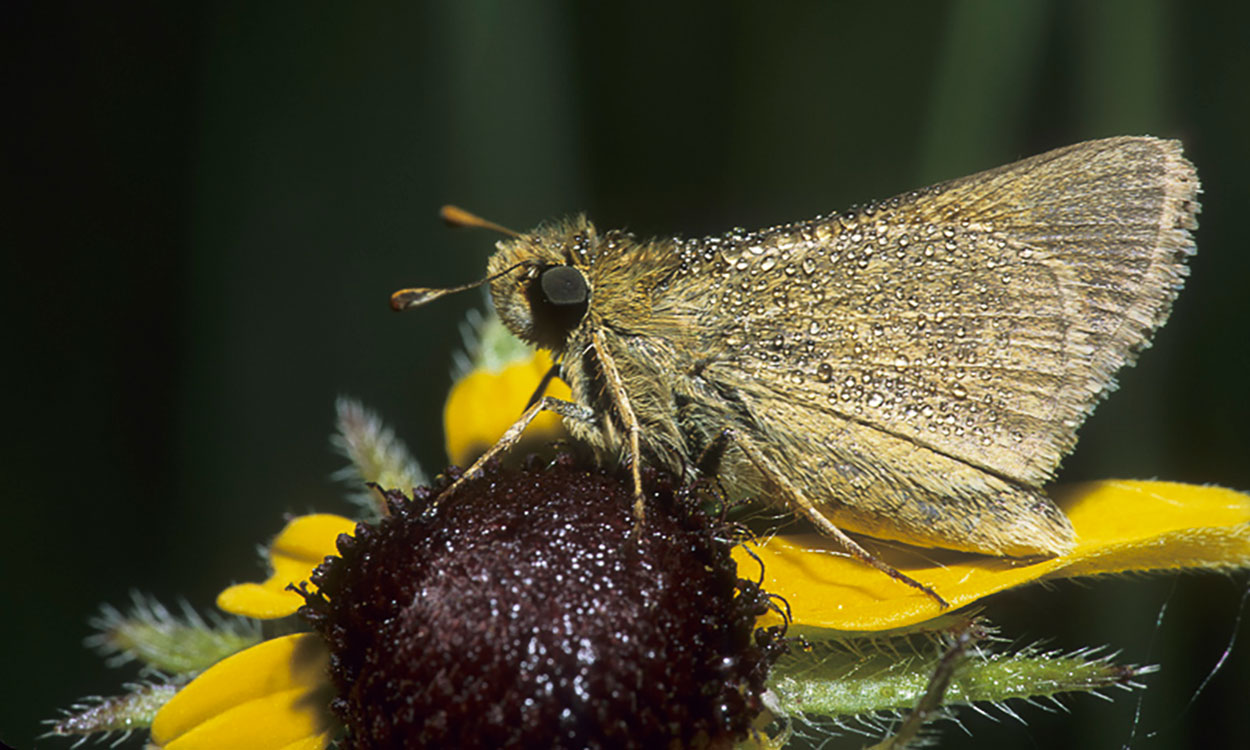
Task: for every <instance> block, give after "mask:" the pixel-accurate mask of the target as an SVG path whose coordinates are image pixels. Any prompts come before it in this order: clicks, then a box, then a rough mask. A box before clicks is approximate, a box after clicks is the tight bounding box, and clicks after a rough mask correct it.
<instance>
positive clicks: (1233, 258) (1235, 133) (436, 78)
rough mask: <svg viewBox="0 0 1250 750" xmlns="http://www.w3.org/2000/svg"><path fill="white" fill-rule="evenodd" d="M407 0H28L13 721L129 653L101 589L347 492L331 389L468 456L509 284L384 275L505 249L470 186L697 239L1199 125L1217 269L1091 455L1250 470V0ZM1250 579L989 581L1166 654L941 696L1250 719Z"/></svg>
mask: <svg viewBox="0 0 1250 750" xmlns="http://www.w3.org/2000/svg"><path fill="white" fill-rule="evenodd" d="M384 5H388V4H370V3H364V4H353V5H352V6H351V7H350V8H340V9H338V10H336V11H333V12H331V11H325V10H324V9H322V10H314V9H310V8H309V6H308V5H307V4H305V3H289V2H271V3H262V4H257V3H242V2H236V3H215V4H207V5H195V4H181V3H158V2H148V3H130V4H124V5H123V6H118V5H113V4H86V3H84V4H81V7H75V8H66V7H63V6H61V5H59V4H47V3H34V2H9V3H5V4H4V6H3V8H2V9H0V14H2V15H0V17H2V18H3V22H2V23H0V28H2V29H3V32H2V33H4V35H5V36H6V37H7V38H6V39H4V43H3V51H2V52H0V55H2V56H3V59H4V64H3V66H2V69H0V76H3V80H4V83H5V93H4V100H5V101H8V102H9V104H8V105H7V106H6V107H5V109H6V110H7V111H8V113H9V114H8V115H6V116H5V117H4V125H5V127H6V128H7V129H8V131H9V132H8V133H7V134H6V135H5V137H4V138H3V141H2V144H3V145H0V149H2V152H3V154H4V162H3V165H4V166H3V177H4V179H3V183H2V184H3V185H4V191H5V192H4V200H3V204H2V206H3V207H2V208H0V226H2V229H0V242H3V245H4V249H5V253H4V264H5V266H4V269H5V270H4V273H3V275H2V276H0V278H2V279H3V281H4V283H5V290H4V293H3V304H4V305H5V306H6V308H7V309H6V315H5V317H6V319H8V320H10V321H12V322H13V323H14V326H13V327H12V328H11V329H10V331H11V332H10V334H8V335H7V337H6V340H8V341H9V342H10V344H9V345H8V346H7V348H8V349H10V356H12V357H13V359H11V360H10V364H9V365H7V366H5V368H4V371H5V378H6V382H7V383H8V386H7V388H6V389H5V392H7V393H8V394H9V395H8V398H9V401H8V404H9V405H8V406H7V407H6V411H7V413H8V414H9V417H8V423H9V425H10V426H9V428H8V430H9V431H8V434H7V437H6V441H5V442H6V445H5V450H4V451H3V460H4V466H3V476H4V478H5V480H6V483H7V486H8V490H7V493H6V494H7V496H6V497H5V498H4V500H3V506H2V507H3V516H2V517H0V518H2V522H0V523H2V526H0V527H2V528H3V529H4V533H3V544H2V545H0V566H2V567H0V572H2V574H3V586H4V590H5V596H4V602H5V604H4V607H3V609H4V615H3V617H0V643H3V649H4V663H5V668H4V678H5V679H4V684H5V687H4V688H3V689H2V695H3V699H2V700H0V738H3V739H4V741H6V742H8V743H9V744H11V745H14V746H16V747H18V748H22V749H24V748H27V747H30V746H31V744H32V738H33V737H34V736H35V735H36V734H38V733H40V732H41V731H42V729H41V728H40V727H39V726H38V723H37V722H38V721H39V720H40V719H43V718H47V717H50V716H52V715H53V714H54V712H55V709H56V708H58V707H61V706H67V705H69V704H70V703H72V702H73V701H74V700H75V699H77V698H79V697H81V696H84V695H87V694H92V693H101V694H108V693H111V692H114V691H115V690H116V689H117V686H118V684H119V683H120V682H121V681H122V680H123V679H125V678H129V677H130V676H131V673H130V672H121V671H118V670H109V669H106V668H105V667H104V666H103V665H102V663H101V662H100V660H99V659H97V658H96V657H95V656H94V655H93V654H91V653H88V652H87V651H86V650H85V649H83V648H82V647H81V645H80V644H81V641H82V638H83V637H84V636H86V635H88V633H89V629H88V628H87V625H86V619H87V618H88V617H89V616H90V615H92V614H93V613H94V612H95V611H96V607H97V605H98V604H99V603H101V602H111V603H113V604H117V605H124V604H126V603H127V602H128V592H129V591H130V590H131V589H132V588H137V589H141V590H143V591H145V592H150V593H152V594H155V595H156V596H157V597H158V598H160V599H162V600H164V601H166V602H170V603H172V602H175V601H176V600H177V598H178V597H180V596H185V597H186V598H187V599H188V600H189V601H190V602H192V603H193V604H195V605H196V606H198V607H201V608H204V609H207V608H210V607H211V606H212V601H213V597H214V596H215V594H216V592H217V591H218V590H219V589H220V588H222V586H223V585H224V584H227V583H229V582H232V581H237V580H248V579H254V578H256V577H257V576H258V575H259V574H260V572H261V571H260V567H259V565H258V562H257V555H256V549H257V545H258V544H260V543H262V542H264V541H265V540H266V539H267V538H268V537H269V536H271V535H272V534H273V533H275V532H276V531H277V530H278V529H279V528H280V526H281V523H282V516H283V514H284V513H288V512H296V513H298V512H304V511H308V510H313V509H317V510H324V511H332V512H348V511H349V510H350V507H349V506H348V505H347V504H346V503H344V502H343V500H342V494H343V493H342V491H341V489H340V488H339V487H338V486H336V484H335V483H334V482H332V481H331V480H330V478H329V476H330V474H331V473H332V472H333V471H334V470H335V469H337V468H339V467H340V466H341V465H342V463H343V461H342V460H341V459H340V458H338V457H337V456H335V455H334V454H333V453H332V451H331V449H330V447H329V443H328V440H327V438H328V436H329V434H330V431H331V429H332V425H333V414H334V411H333V406H334V399H335V397H336V396H337V395H339V394H349V395H354V396H358V397H359V398H361V399H362V400H364V402H365V403H366V404H368V405H370V406H372V407H374V408H376V409H377V410H379V411H380V412H381V413H382V414H383V415H384V416H385V417H386V418H387V419H388V420H389V421H390V423H391V424H392V425H393V426H395V427H396V428H397V431H398V432H399V434H400V435H401V437H403V438H404V439H405V440H406V441H407V442H408V444H409V445H410V447H411V448H412V449H413V451H414V452H415V453H416V455H417V457H418V458H419V459H420V461H421V462H422V464H423V465H424V466H425V467H426V468H427V469H428V470H431V471H437V470H439V469H441V468H442V466H443V463H444V461H445V457H444V456H443V452H442V447H441V416H440V414H441V408H442V402H443V398H444V397H445V394H446V391H447V388H448V386H449V384H450V377H449V375H448V371H449V368H450V365H451V355H452V352H453V351H454V350H455V349H456V348H457V347H458V346H459V344H460V334H459V332H458V330H457V329H458V324H459V321H460V320H461V319H462V317H463V315H464V313H465V311H466V310H467V309H468V308H469V307H472V306H475V305H478V304H480V299H481V298H480V297H479V296H477V295H476V294H475V293H469V294H463V295H459V296H457V297H453V298H449V299H446V300H444V301H441V302H439V303H437V304H435V305H432V306H430V307H428V308H426V309H423V310H421V311H419V312H411V313H408V314H406V315H396V314H393V313H391V312H390V311H389V310H388V308H387V296H388V295H389V293H390V292H391V291H393V290H395V289H397V288H399V287H401V286H409V285H430V286H434V285H452V284H458V283H462V282H466V281H470V280H473V279H476V278H479V277H480V275H481V273H482V270H483V267H484V263H485V259H486V257H487V255H488V254H489V253H490V251H491V249H492V247H493V243H494V241H495V237H493V236H491V235H490V234H489V233H485V232H481V231H452V230H448V229H446V228H445V227H443V225H442V224H441V223H440V222H439V220H438V219H437V217H436V210H437V208H438V206H439V205H440V204H442V203H446V202H454V203H457V204H459V205H462V206H464V207H466V208H469V209H470V210H473V211H475V212H477V213H480V214H482V215H484V216H486V217H488V218H490V219H493V220H495V221H498V222H500V223H502V224H504V225H508V226H512V227H515V228H518V229H525V228H528V227H530V226H532V225H534V224H537V223H538V222H540V221H542V220H546V219H550V218H554V217H559V216H562V215H565V214H568V213H573V212H577V211H586V212H588V213H589V214H590V215H591V217H592V218H593V219H594V220H595V221H596V222H597V223H598V225H599V226H601V227H619V226H625V227H628V228H630V229H632V230H634V231H636V232H637V233H639V234H641V235H651V234H670V233H682V234H686V235H701V234H706V233H719V232H721V231H723V230H725V229H727V228H729V227H731V226H744V227H749V228H754V227H759V226H765V225H771V224H775V223H779V222H785V221H790V220H797V219H804V218H808V217H810V216H812V215H815V214H817V213H822V212H827V211H830V210H835V209H839V208H844V207H846V206H847V205H849V204H851V203H854V202H860V201H864V200H868V199H872V198H885V197H888V196H890V195H892V194H894V193H897V192H901V191H903V190H907V189H911V188H914V187H919V186H922V185H924V184H927V183H929V182H932V181H936V180H939V179H943V178H949V177H956V176H961V175H964V174H968V173H972V172H974V171H977V170H980V169H983V168H988V167H992V166H996V165H998V164H1001V163H1005V162H1009V161H1012V160H1014V159H1016V158H1018V157H1022V156H1027V155H1030V154H1033V153H1036V152H1040V151H1043V150H1046V149H1049V148H1052V147H1057V146H1062V145H1065V144H1068V143H1073V142H1076V141H1080V140H1085V139H1090V138H1096V137H1102V136H1110V135H1119V134H1153V135H1158V136H1166V137H1170V138H1179V139H1181V140H1183V141H1184V143H1185V148H1186V151H1187V153H1188V155H1189V156H1190V157H1191V158H1192V159H1193V161H1194V162H1195V163H1196V164H1197V165H1198V168H1199V174H1200V176H1201V178H1202V181H1203V186H1204V190H1205V192H1204V195H1203V197H1202V202H1203V213H1202V215H1201V224H1202V226H1201V229H1200V231H1199V233H1198V244H1199V249H1200V251H1199V253H1198V255H1197V256H1196V257H1195V258H1194V260H1193V262H1192V264H1191V265H1192V276H1191V278H1190V280H1189V282H1188V285H1187V289H1186V291H1185V293H1184V294H1183V295H1182V296H1181V297H1180V299H1179V301H1178V302H1177V304H1176V307H1175V311H1174V314H1173V316H1172V319H1171V322H1170V323H1169V324H1168V325H1167V327H1166V328H1164V329H1163V330H1162V331H1161V332H1160V334H1159V335H1158V336H1157V338H1156V343H1155V346H1154V347H1153V348H1152V349H1151V350H1149V351H1147V352H1146V353H1145V355H1144V356H1143V357H1142V358H1141V360H1140V364H1139V366H1138V367H1136V368H1133V369H1131V370H1128V371H1126V372H1125V373H1123V375H1122V377H1121V381H1120V382H1121V388H1120V390H1119V391H1118V392H1117V393H1115V394H1114V396H1113V397H1112V398H1111V399H1110V400H1109V401H1107V402H1106V403H1104V404H1103V405H1102V406H1101V407H1100V408H1099V409H1098V411H1097V413H1096V414H1095V415H1094V417H1093V418H1092V419H1091V420H1090V422H1089V423H1088V424H1087V425H1086V427H1085V428H1084V429H1083V431H1082V433H1081V434H1082V440H1081V444H1080V446H1079V448H1078V449H1077V452H1076V453H1075V454H1074V455H1073V456H1072V457H1071V458H1070V459H1069V460H1068V461H1067V462H1066V463H1065V465H1064V470H1063V477H1064V478H1067V479H1089V478H1103V477H1120V476H1122V477H1137V478H1150V477H1158V478H1164V479H1172V480H1179V481H1187V482H1210V483H1215V484H1220V485H1226V486H1232V487H1236V488H1240V489H1243V490H1250V456H1248V455H1247V453H1248V451H1247V448H1248V447H1250V439H1248V438H1247V436H1246V435H1247V427H1248V422H1250V396H1248V395H1247V387H1246V372H1247V370H1248V369H1250V357H1248V355H1247V346H1246V344H1247V334H1246V330H1247V326H1250V303H1248V302H1247V295H1246V291H1245V287H1246V284H1247V281H1250V254H1248V253H1247V252H1246V241H1245V239H1244V238H1245V234H1246V232H1247V230H1246V228H1245V227H1246V225H1245V223H1244V222H1245V213H1244V212H1245V211H1246V206H1247V205H1248V204H1250V174H1248V172H1247V170H1248V169H1250V138H1248V137H1247V135H1246V123H1247V122H1248V121H1250V95H1248V94H1247V92H1248V91H1250V47H1247V45H1246V44H1245V35H1246V32H1247V29H1248V28H1250V6H1245V5H1242V4H1231V3H1229V4H1221V3H1185V2H1179V0H1178V1H1176V2H1165V1H1163V0H1121V1H1103V2H1096V3H1093V2H1075V1H1070V2H1040V1H1036V2H998V1H995V0H987V1H985V2H974V1H957V2H932V3H912V2H876V3H859V4H854V5H844V4H838V3H828V2H810V3H784V4H782V3H777V4H764V3H750V2H729V3H723V4H718V5H716V6H715V9H714V10H713V9H710V8H711V6H707V5H702V4H700V5H698V6H695V5H694V4H691V5H690V6H689V7H685V6H681V5H679V4H658V3H657V4H654V5H649V4H641V3H637V4H636V3H630V4H618V5H613V6H610V5H607V4H593V5H592V4H577V3H572V2H567V3H537V2H513V3H504V2H498V3H490V2H457V3H451V2H446V3H412V4H406V5H405V7H403V8H401V9H396V8H394V7H383V6H384ZM1239 216H1240V217H1241V218H1238V217H1239ZM1246 587H1247V577H1246V575H1244V574H1242V575H1238V576H1231V577H1222V576H1214V575H1207V576H1191V577H1186V578H1181V579H1174V578H1171V577H1164V578H1146V579H1137V580H1107V581H1093V582H1088V583H1086V584H1084V585H1080V584H1072V583H1065V584H1061V585H1058V586H1056V587H1054V588H1053V589H1051V590H1042V589H1038V588H1034V589H1030V590H1027V591H1026V592H1024V593H1023V594H1019V593H1017V594H1011V595H1008V596H1005V597H1001V598H1000V599H998V600H995V601H993V602H992V603H991V604H990V608H989V611H988V614H989V615H990V616H991V617H992V618H993V619H994V621H995V622H997V623H998V624H1000V625H1001V626H1002V628H1003V633H1004V635H1005V636H1006V637H1008V638H1009V639H1011V640H1013V641H1015V642H1017V643H1029V642H1034V641H1045V642H1046V643H1047V644H1049V645H1051V646H1053V647H1055V648H1059V649H1070V648H1076V647H1081V646H1094V645H1103V644H1107V645H1110V646H1111V647H1112V648H1114V649H1120V650H1121V655H1120V657H1119V658H1120V659H1121V660H1122V661H1125V662H1130V663H1139V664H1140V663H1157V664H1161V665H1162V670H1161V671H1160V672H1159V673H1158V674H1156V675H1152V676H1150V677H1149V678H1147V679H1146V680H1145V682H1147V684H1148V685H1149V689H1148V690H1146V691H1140V692H1136V693H1133V694H1117V695H1115V696H1114V697H1115V701H1114V703H1107V702H1103V701H1099V700H1097V699H1095V698H1092V697H1089V696H1083V695H1078V696H1073V697H1071V698H1069V699H1067V700H1065V704H1066V705H1067V706H1068V708H1069V709H1070V713H1066V714H1065V713H1047V712H1045V711H1043V710H1040V709H1038V708H1035V707H1032V706H1027V705H1017V706H1013V708H1014V709H1015V710H1016V712H1017V713H1019V714H1020V715H1021V716H1022V717H1024V718H1025V719H1026V720H1027V722H1028V726H1024V725H1022V724H1020V723H1019V722H1017V721H1016V720H1014V719H1011V718H1002V719H1001V720H1000V721H998V722H993V721H989V720H987V719H985V718H983V717H980V716H977V715H975V714H974V713H973V712H971V711H964V712H963V713H962V714H961V716H962V718H963V720H964V724H965V726H966V728H967V729H968V730H969V731H970V732H971V733H972V736H971V738H969V737H968V736H966V735H965V733H964V732H962V731H960V730H959V728H958V727H956V726H954V725H951V724H947V725H945V729H944V732H943V734H944V739H945V741H946V744H945V746H947V747H1003V746H1013V747H1038V748H1047V747H1059V746H1068V747H1081V748H1087V747H1088V748H1118V747H1123V746H1132V747H1150V748H1185V747H1199V746H1204V747H1205V746H1211V745H1213V744H1223V745H1225V746H1229V747H1250V720H1248V719H1247V715H1246V706H1247V704H1248V701H1250V642H1248V641H1250V625H1247V624H1244V623H1242V616H1243V613H1242V611H1241V608H1240V607H1241V602H1242V595H1243V592H1244V591H1245V590H1246ZM1235 635H1238V636H1240V638H1241V642H1239V643H1237V645H1236V647H1235V648H1234V649H1233V650H1232V653H1231V654H1229V655H1228V658H1227V660H1226V661H1225V662H1224V663H1223V666H1222V668H1221V669H1219V670H1216V671H1215V673H1214V675H1213V676H1210V675H1211V674H1212V672H1213V670H1215V668H1216V665H1217V663H1219V662H1220V661H1221V659H1222V658H1223V656H1224V654H1225V651H1226V650H1227V649H1228V646H1229V644H1230V641H1231V640H1232V639H1233V638H1234V636H1235ZM1208 676H1210V680H1209V682H1204V681H1205V680H1206V679H1207V678H1208ZM1200 687H1203V688H1204V689H1202V690H1199V688H1200ZM1000 716H1001V715H1000ZM132 742H135V741H132ZM839 742H842V743H844V744H846V745H847V746H859V745H860V744H862V743H863V740H862V738H851V739H850V740H849V741H846V740H841V741H839ZM68 744H69V743H68V742H65V741H59V740H55V739H52V740H44V741H41V742H40V743H39V746H40V747H65V746H68ZM136 744H137V743H136ZM834 746H837V745H836V743H834Z"/></svg>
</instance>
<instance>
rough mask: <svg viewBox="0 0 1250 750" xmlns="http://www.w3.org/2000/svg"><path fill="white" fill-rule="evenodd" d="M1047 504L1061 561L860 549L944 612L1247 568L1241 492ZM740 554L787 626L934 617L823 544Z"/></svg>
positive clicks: (1178, 487) (1134, 485)
mask: <svg viewBox="0 0 1250 750" xmlns="http://www.w3.org/2000/svg"><path fill="white" fill-rule="evenodd" d="M1052 497H1053V498H1054V500H1055V501H1056V502H1057V503H1058V504H1059V505H1060V507H1062V508H1063V509H1064V510H1065V512H1067V514H1068V518H1069V519H1071V521H1072V526H1073V527H1074V528H1075V529H1076V533H1077V545H1076V548H1075V549H1074V550H1073V551H1072V552H1070V553H1069V554H1067V555H1064V556H1062V557H1057V558H1052V559H1046V560H1017V559H1008V558H998V557H986V556H983V555H970V554H966V553H959V552H951V551H948V550H933V549H919V548H914V547H907V546H905V545H893V544H890V543H888V542H880V541H875V540H871V539H864V540H862V541H863V544H864V547H865V548H866V549H868V551H869V552H872V553H873V554H874V555H876V556H878V557H880V558H881V559H882V560H884V561H885V562H886V563H888V564H889V565H891V566H893V567H895V568H897V569H898V570H900V571H902V572H903V573H906V574H907V575H909V576H911V577H912V578H915V579H916V580H918V581H920V582H922V583H925V584H928V585H929V586H932V587H933V589H934V590H935V591H937V592H938V593H939V594H941V595H942V596H943V597H944V598H945V599H946V600H947V601H948V602H950V604H951V606H952V607H961V606H964V605H967V604H970V603H972V602H974V601H976V600H978V599H980V598H982V597H985V596H988V595H990V594H993V593H995V592H998V591H1002V590H1004V589H1008V588H1012V587H1015V586H1019V585H1021V584H1025V583H1029V582H1031V581H1036V580H1039V579H1049V578H1070V577H1075V576H1090V575H1099V574H1104V573H1120V572H1126V571H1149V570H1180V569H1186V568H1202V569H1217V570H1220V569H1231V568H1242V567H1247V566H1250V496H1248V495H1244V494H1242V493H1240V492H1235V491H1233V490H1228V489H1223V488H1221V487H1202V486H1198V485H1187V484H1175V483H1169V482H1140V481H1103V482H1087V483H1083V484H1077V485H1070V486H1067V487H1060V488H1056V490H1055V491H1054V492H1053V493H1052ZM748 546H750V548H751V550H752V551H753V552H754V553H755V554H756V555H758V556H759V558H760V559H761V560H762V562H763V564H764V588H765V590H767V591H769V592H771V593H774V594H779V595H781V596H782V597H784V598H785V599H786V601H787V602H788V603H789V605H790V610H791V615H792V617H793V623H794V624H795V625H798V626H814V627H823V628H831V629H835V630H851V631H865V630H888V629H890V628H897V627H903V626H906V625H912V624H915V623H918V622H923V621H924V620H928V619H931V618H933V617H935V616H937V615H939V614H941V610H939V608H938V606H937V604H935V603H934V602H933V601H932V600H931V599H929V597H927V596H925V595H924V594H922V593H921V592H919V591H915V590H913V589H910V588H908V587H906V586H904V585H903V584H900V583H898V582H896V581H894V580H892V579H890V578H889V577H887V576H885V575H883V574H882V573H880V572H878V571H877V570H875V569H873V568H870V567H868V566H866V565H863V564H861V563H859V562H857V561H856V560H854V559H852V558H849V557H847V556H846V555H845V554H844V553H843V552H842V551H841V550H840V548H839V547H838V545H837V544H836V543H835V542H833V541H831V540H829V539H827V538H825V537H822V536H819V535H797V536H789V537H781V536H778V537H774V538H772V539H769V540H767V541H766V542H764V543H761V544H754V543H753V544H750V545H748ZM734 555H735V558H736V560H737V562H738V566H739V571H740V573H739V574H740V575H742V576H743V577H750V576H752V575H753V573H752V571H755V570H758V568H759V564H758V563H756V562H755V561H754V560H753V559H752V558H751V556H750V555H749V554H748V553H747V552H746V550H743V549H742V548H741V547H739V548H737V549H735V550H734Z"/></svg>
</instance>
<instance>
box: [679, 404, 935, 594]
mask: <svg viewBox="0 0 1250 750" xmlns="http://www.w3.org/2000/svg"><path fill="white" fill-rule="evenodd" d="M722 436H724V437H725V440H726V441H729V440H732V441H733V444H734V446H735V447H737V448H738V449H740V450H741V451H742V452H743V454H745V455H746V457H747V460H749V461H750V462H751V463H752V464H753V465H754V466H755V469H756V471H758V472H759V473H760V474H761V475H762V476H763V477H764V478H765V479H766V480H767V481H768V482H770V483H772V484H773V486H775V487H777V488H778V489H780V490H781V492H782V494H783V495H784V496H785V498H786V499H787V500H788V501H789V503H790V506H791V507H792V508H793V509H794V510H796V511H798V512H800V513H802V514H803V515H804V516H805V517H806V518H807V519H808V520H809V521H811V522H812V523H813V524H814V525H815V526H816V528H818V529H820V532H821V533H822V534H824V535H825V536H828V537H831V538H833V539H834V540H836V541H837V542H838V544H841V545H842V547H843V548H844V549H845V550H846V551H847V552H848V553H850V555H851V556H852V557H854V558H855V559H856V560H859V561H860V562H862V563H865V564H867V565H871V566H872V567H874V568H876V569H877V570H879V571H881V572H882V573H885V574H886V575H888V576H889V577H891V578H893V579H894V580H896V581H898V582H899V583H905V584H907V585H908V586H911V587H912V588H914V589H918V590H920V591H922V592H924V593H925V594H926V595H927V596H929V597H930V598H931V599H933V601H935V602H937V604H938V606H940V607H941V608H942V609H947V608H948V607H950V604H948V603H947V601H946V600H945V599H943V598H942V597H941V596H939V595H938V593H937V592H936V591H934V590H933V589H932V588H930V587H928V586H926V585H925V584H923V583H921V582H920V581H917V580H916V579H914V578H912V577H911V576H908V575H907V574H905V573H903V572H902V571H900V570H897V569H895V568H892V567H890V566H889V565H887V564H886V563H885V562H883V561H882V560H881V559H880V558H877V557H875V556H874V555H873V554H872V553H871V552H869V551H868V550H866V549H864V548H863V547H862V546H860V544H859V543H858V542H856V541H855V540H854V539H852V538H850V537H849V536H847V535H846V533H845V532H843V531H842V530H841V529H839V528H838V527H837V526H834V525H833V523H832V522H831V521H830V520H829V519H828V518H826V517H825V515H824V514H823V513H821V512H820V509H819V508H817V507H816V504H815V503H813V502H812V501H811V499H810V498H808V497H807V496H805V495H804V494H803V493H802V492H801V491H799V489H798V488H797V487H795V486H794V483H793V482H791V481H790V478H789V477H788V476H787V475H786V473H785V472H784V471H781V470H780V469H779V468H778V467H777V465H776V464H775V463H773V461H772V460H771V459H770V458H768V456H766V455H765V454H764V452H763V451H761V450H760V449H759V448H758V447H757V446H756V445H755V444H754V443H753V442H751V440H750V439H749V438H748V437H747V436H746V435H744V434H743V433H742V432H740V431H737V430H734V429H733V428H727V429H725V430H724V431H722V432H721V435H720V436H718V437H717V438H716V439H714V440H713V441H712V443H711V444H710V445H709V446H708V449H707V450H705V451H704V457H701V458H700V464H701V465H702V463H703V461H704V458H705V457H707V455H708V453H709V452H710V451H711V450H712V448H714V447H715V446H716V445H717V443H718V442H719V441H720V440H721V437H722ZM720 452H722V453H723V452H724V449H723V448H721V449H720Z"/></svg>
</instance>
